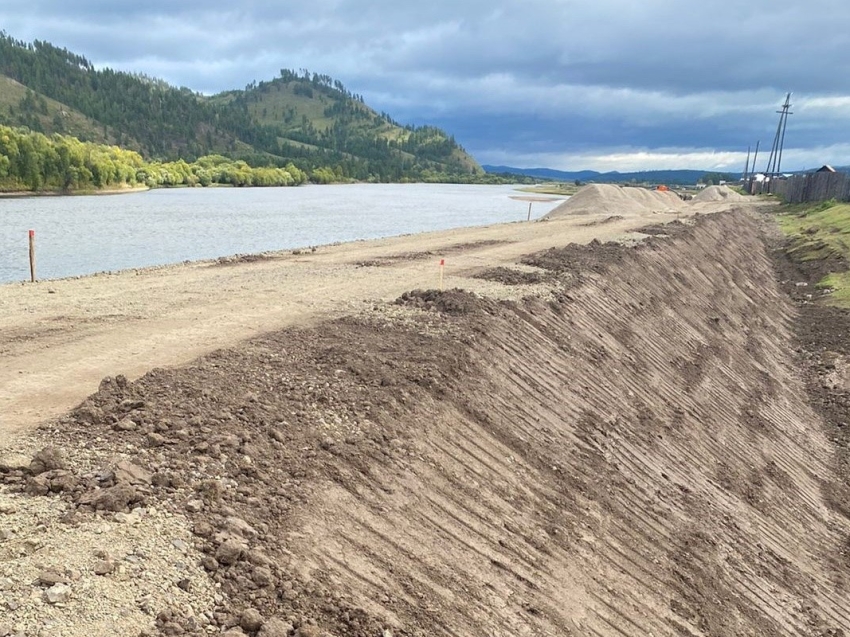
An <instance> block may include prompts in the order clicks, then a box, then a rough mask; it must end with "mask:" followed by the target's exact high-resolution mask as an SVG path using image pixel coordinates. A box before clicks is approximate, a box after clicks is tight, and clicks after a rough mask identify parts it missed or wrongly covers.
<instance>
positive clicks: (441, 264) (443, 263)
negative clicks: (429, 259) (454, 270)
mask: <svg viewBox="0 0 850 637" xmlns="http://www.w3.org/2000/svg"><path fill="white" fill-rule="evenodd" d="M445 265H446V260H445V259H440V292H442V291H443V268H444V267H445Z"/></svg>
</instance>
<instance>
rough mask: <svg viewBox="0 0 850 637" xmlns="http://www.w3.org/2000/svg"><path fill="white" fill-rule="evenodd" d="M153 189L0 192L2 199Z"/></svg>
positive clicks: (120, 193) (101, 193)
mask: <svg viewBox="0 0 850 637" xmlns="http://www.w3.org/2000/svg"><path fill="white" fill-rule="evenodd" d="M148 190H151V188H150V187H148V186H134V187H132V188H104V189H102V190H76V191H70V192H69V191H66V190H43V191H32V190H16V191H13V192H0V199H28V198H30V197H33V198H35V197H88V196H100V195H129V194H132V193H137V192H146V191H148Z"/></svg>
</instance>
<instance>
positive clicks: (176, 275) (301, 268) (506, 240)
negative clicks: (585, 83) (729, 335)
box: [0, 204, 725, 440]
mask: <svg viewBox="0 0 850 637" xmlns="http://www.w3.org/2000/svg"><path fill="white" fill-rule="evenodd" d="M722 207H725V206H724V205H716V204H715V205H713V206H703V207H699V206H691V207H688V208H686V210H685V212H683V213H681V216H683V217H684V216H687V215H690V214H693V213H695V212H698V211H702V212H706V211H711V210H716V209H719V208H722ZM677 216H680V215H677V214H657V215H651V216H650V217H646V216H643V217H630V218H628V219H616V220H613V221H611V222H608V223H604V224H602V225H593V222H594V220H597V221H604V219H605V216H602V217H600V216H598V215H597V216H593V215H585V216H582V217H581V218H578V217H573V218H563V219H559V220H556V221H549V222H542V223H526V224H521V223H516V224H507V225H497V226H490V227H483V228H466V229H458V230H451V231H445V232H436V233H429V234H421V235H412V236H403V237H397V238H392V239H385V240H378V241H368V242H358V243H349V244H344V245H337V246H330V247H323V248H320V249H318V250H317V251H316V252H315V253H302V254H298V255H294V254H290V253H281V254H275V255H270V256H268V257H267V258H263V259H259V260H245V261H244V262H239V261H234V262H229V263H224V264H222V263H219V262H199V263H192V264H188V265H176V266H171V267H165V268H157V269H147V270H141V271H125V272H121V273H118V274H109V275H101V276H93V277H84V278H79V279H66V280H59V281H45V282H40V283H38V284H35V285H32V284H26V285H15V284H9V285H2V286H0V360H2V361H3V365H2V366H0V440H2V439H3V438H5V437H7V436H9V435H11V434H13V433H16V432H18V431H21V430H25V429H31V428H32V427H34V426H35V425H36V424H38V423H39V422H42V421H44V420H46V419H49V418H53V417H56V416H58V415H60V414H62V413H63V412H64V411H67V410H68V409H70V408H71V407H73V406H74V405H75V404H77V403H79V402H80V401H81V400H83V399H84V398H85V397H86V396H87V395H88V394H90V393H92V392H93V391H95V390H96V389H97V384H98V382H100V380H101V379H102V378H103V377H105V376H114V375H116V374H124V375H125V376H127V377H128V378H136V377H138V376H140V375H141V374H143V373H144V372H146V371H147V370H149V369H151V368H152V367H157V366H170V365H180V364H182V363H186V362H188V361H190V360H192V359H194V358H195V357H197V356H199V355H200V354H203V353H205V352H210V351H212V350H214V349H216V348H218V347H224V346H227V345H232V344H234V343H237V342H239V341H240V340H242V339H244V338H247V337H250V336H254V335H256V334H261V333H263V332H267V331H271V330H275V329H280V328H282V327H286V326H290V325H299V324H308V323H312V322H314V321H315V320H317V319H318V318H320V317H332V316H341V315H344V314H348V313H351V312H352V311H357V310H358V309H360V308H362V307H366V306H368V305H369V304H371V303H373V302H379V301H386V300H392V299H394V298H396V297H397V296H398V295H400V294H401V293H402V292H404V291H406V290H412V289H415V288H436V287H438V285H439V269H438V263H439V260H440V259H441V258H445V259H446V267H445V282H444V284H445V286H446V287H463V288H465V289H470V290H474V291H480V292H482V293H486V294H494V295H496V296H499V295H505V294H511V293H512V292H511V290H510V289H505V288H504V287H503V286H499V285H493V284H488V283H486V282H485V281H481V280H478V279H473V278H471V275H472V274H474V273H475V272H476V270H477V269H481V268H484V267H492V266H497V265H501V264H510V263H513V262H514V261H516V260H517V259H518V258H519V257H520V256H521V255H523V254H527V253H530V252H535V251H537V250H542V249H545V248H548V247H551V246H554V245H564V244H566V243H570V242H577V243H586V242H588V241H590V240H591V239H594V238H597V239H600V240H603V241H605V240H613V239H621V238H623V237H624V236H625V235H627V234H628V233H629V232H630V231H633V230H635V229H637V228H640V227H641V226H644V225H646V224H647V223H651V222H653V221H658V222H663V221H669V220H671V219H673V218H675V217H677Z"/></svg>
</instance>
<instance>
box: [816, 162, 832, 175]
mask: <svg viewBox="0 0 850 637" xmlns="http://www.w3.org/2000/svg"><path fill="white" fill-rule="evenodd" d="M817 172H819V173H834V172H835V168H833V167H832V166H830V165H829V164H824V165H823V166H821V167H820V168H818V169H817Z"/></svg>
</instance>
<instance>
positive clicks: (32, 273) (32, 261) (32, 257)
mask: <svg viewBox="0 0 850 637" xmlns="http://www.w3.org/2000/svg"><path fill="white" fill-rule="evenodd" d="M30 281H32V282H33V283H35V230H30Z"/></svg>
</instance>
